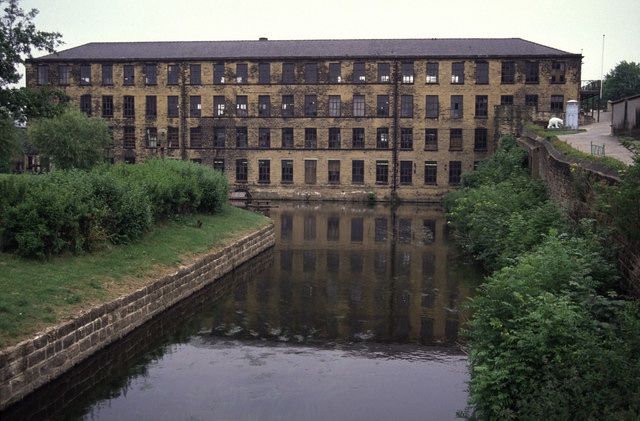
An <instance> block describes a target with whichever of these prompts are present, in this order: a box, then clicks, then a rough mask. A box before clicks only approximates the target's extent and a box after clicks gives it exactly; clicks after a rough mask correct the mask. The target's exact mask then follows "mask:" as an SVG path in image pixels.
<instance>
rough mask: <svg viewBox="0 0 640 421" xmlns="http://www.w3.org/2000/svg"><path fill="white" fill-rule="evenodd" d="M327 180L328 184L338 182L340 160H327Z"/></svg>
mask: <svg viewBox="0 0 640 421" xmlns="http://www.w3.org/2000/svg"><path fill="white" fill-rule="evenodd" d="M328 181H329V184H340V161H337V160H331V159H330V160H329V166H328Z"/></svg>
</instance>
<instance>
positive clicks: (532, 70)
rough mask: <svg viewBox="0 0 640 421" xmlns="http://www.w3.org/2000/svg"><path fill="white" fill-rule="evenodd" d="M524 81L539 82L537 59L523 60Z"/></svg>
mask: <svg viewBox="0 0 640 421" xmlns="http://www.w3.org/2000/svg"><path fill="white" fill-rule="evenodd" d="M524 82H525V83H539V82H540V66H539V64H538V62H537V61H525V62H524Z"/></svg>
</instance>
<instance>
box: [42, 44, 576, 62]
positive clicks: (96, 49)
mask: <svg viewBox="0 0 640 421" xmlns="http://www.w3.org/2000/svg"><path fill="white" fill-rule="evenodd" d="M549 56H556V57H560V56H563V57H566V56H576V57H580V55H579V54H572V53H568V52H566V51H562V50H558V49H555V48H551V47H547V46H544V45H541V44H536V43H534V42H531V41H527V40H524V39H521V38H433V39H343V40H329V39H327V40H258V41H159V42H92V43H89V44H84V45H81V46H79V47H74V48H69V49H67V50H63V51H60V52H57V53H54V54H49V55H46V56H43V57H39V58H36V59H32V60H31V61H34V62H37V61H60V60H70V61H74V60H80V61H82V60H91V61H104V60H114V61H117V60H119V61H126V60H203V59H204V60H207V59H214V60H216V59H218V60H221V59H276V58H290V59H303V58H329V59H330V58H350V57H351V58H367V57H371V58H374V57H375V58H379V57H386V58H403V57H404V58H410V57H434V58H435V57H438V58H457V57H549Z"/></svg>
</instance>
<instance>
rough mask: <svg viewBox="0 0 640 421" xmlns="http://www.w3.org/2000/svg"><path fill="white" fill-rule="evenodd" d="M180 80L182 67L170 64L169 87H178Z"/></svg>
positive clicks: (168, 69)
mask: <svg viewBox="0 0 640 421" xmlns="http://www.w3.org/2000/svg"><path fill="white" fill-rule="evenodd" d="M179 80H180V66H178V65H177V64H170V65H168V66H167V85H177V84H178V82H179Z"/></svg>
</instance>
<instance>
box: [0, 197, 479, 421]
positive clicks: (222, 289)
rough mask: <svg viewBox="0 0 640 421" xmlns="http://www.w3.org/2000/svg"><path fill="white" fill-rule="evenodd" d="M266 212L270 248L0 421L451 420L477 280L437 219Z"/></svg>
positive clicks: (459, 394) (365, 210)
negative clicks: (272, 228)
mask: <svg viewBox="0 0 640 421" xmlns="http://www.w3.org/2000/svg"><path fill="white" fill-rule="evenodd" d="M276 205H277V208H273V209H271V210H270V212H269V213H270V216H271V218H273V220H274V223H275V225H276V233H277V236H278V240H277V245H276V247H275V248H274V249H272V250H269V251H267V252H265V253H263V254H262V255H260V256H258V257H257V258H255V259H253V260H252V261H250V262H248V263H247V264H245V265H243V266H242V267H240V268H238V269H236V270H235V271H234V272H232V273H231V274H229V275H227V276H226V277H224V278H223V279H222V280H220V281H218V282H216V283H215V284H214V285H211V286H210V287H208V288H205V289H204V290H203V291H201V292H200V293H198V294H196V295H195V296H193V297H191V298H189V299H187V300H185V301H184V302H182V303H180V304H178V305H177V306H175V307H174V308H172V309H171V310H169V311H167V312H166V313H164V314H162V315H160V316H158V317H156V318H154V319H153V320H152V321H150V322H149V323H147V324H145V325H144V326H142V327H141V328H139V329H137V330H136V331H135V332H133V333H132V334H130V335H128V336H127V337H125V338H124V339H123V340H121V341H120V342H118V343H115V344H113V345H112V346H110V347H108V348H107V349H105V350H104V351H102V352H100V353H98V354H97V355H95V356H94V357H92V358H90V359H89V360H88V361H86V362H84V363H82V364H81V365H79V366H78V367H77V368H75V369H74V370H72V371H70V372H69V373H67V374H66V375H64V376H63V377H61V378H60V379H58V380H56V381H55V382H53V383H51V384H50V385H48V386H45V387H44V388H42V389H41V390H40V391H38V392H36V393H34V394H33V395H31V396H30V397H28V398H27V399H25V400H24V401H22V402H20V403H18V404H17V405H15V406H13V407H12V408H9V410H8V411H6V412H5V413H3V414H0V415H1V417H0V418H2V419H3V420H10V419H47V418H50V419H92V420H93V419H96V420H114V419H117V420H126V419H130V420H140V419H149V420H165V419H166V420H174V419H190V420H194V419H201V420H205V419H255V420H258V419H259V420H263V419H296V420H297V419H354V420H356V419H386V420H388V419H422V420H424V419H427V420H429V419H433V420H445V419H455V415H456V411H458V410H462V409H464V407H465V404H466V399H467V391H466V383H465V382H466V381H467V380H468V372H467V365H466V364H467V363H466V357H465V355H464V354H463V353H462V352H461V351H460V350H459V347H458V346H457V341H458V334H459V329H460V326H461V325H462V324H463V323H464V320H465V317H464V313H463V312H462V311H461V307H460V306H461V304H462V303H463V302H464V301H465V299H466V298H467V297H468V296H469V294H470V290H471V288H472V287H471V286H472V285H474V284H475V282H476V281H477V278H478V276H479V275H478V273H477V272H475V271H474V269H473V268H470V267H468V266H466V265H464V264H462V263H460V262H459V259H458V258H457V256H456V252H455V249H454V248H453V247H452V246H450V245H449V244H448V242H447V239H446V223H445V220H444V215H443V214H442V212H441V211H440V210H439V209H437V208H433V207H423V206H417V205H403V206H400V207H398V208H396V209H394V210H391V208H389V207H384V206H376V207H366V206H364V205H357V204H332V203H326V204H302V203H276Z"/></svg>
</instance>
